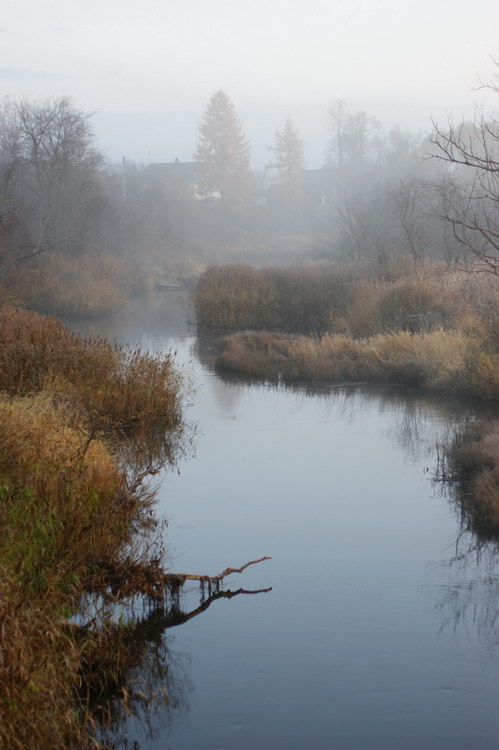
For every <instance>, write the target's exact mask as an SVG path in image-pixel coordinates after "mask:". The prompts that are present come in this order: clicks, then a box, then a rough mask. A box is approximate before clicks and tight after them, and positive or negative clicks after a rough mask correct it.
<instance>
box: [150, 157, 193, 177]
mask: <svg viewBox="0 0 499 750" xmlns="http://www.w3.org/2000/svg"><path fill="white" fill-rule="evenodd" d="M142 173H143V175H144V177H145V178H146V179H147V180H151V181H156V180H158V181H159V180H160V181H161V182H176V181H177V180H184V181H187V182H195V181H196V180H198V179H199V176H198V173H197V164H196V162H194V161H192V162H191V161H172V162H158V163H156V164H148V165H147V167H145V168H144V170H143V172H142Z"/></svg>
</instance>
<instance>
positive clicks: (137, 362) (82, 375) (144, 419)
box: [0, 307, 182, 432]
mask: <svg viewBox="0 0 499 750" xmlns="http://www.w3.org/2000/svg"><path fill="white" fill-rule="evenodd" d="M0 390H2V391H5V392H6V393H9V394H11V395H24V394H28V393H34V392H38V391H41V390H47V391H50V392H52V393H53V394H56V395H57V396H58V398H69V399H70V400H71V401H72V404H73V408H74V409H75V410H77V411H78V412H79V413H80V414H81V413H84V415H85V418H86V420H87V422H88V424H89V425H90V426H91V428H92V429H99V430H105V431H108V432H109V431H110V430H115V431H117V430H118V431H122V432H133V431H138V430H140V429H147V428H150V427H153V426H155V425H158V424H160V425H161V427H162V428H163V430H169V429H173V428H175V427H177V426H178V425H179V424H180V420H181V399H182V389H181V378H180V375H179V373H178V372H177V370H176V368H175V366H174V363H173V360H172V358H171V356H170V355H166V356H164V355H151V354H148V353H147V352H141V351H140V350H130V349H128V348H126V347H123V346H120V345H117V344H110V343H109V342H108V341H106V340H105V339H83V338H81V337H79V336H77V335H75V334H72V333H70V332H69V331H68V330H67V329H66V328H65V327H64V326H63V325H62V324H61V323H60V322H59V321H57V320H55V319H54V318H50V317H45V316H42V315H38V314H36V313H33V312H29V311H26V310H21V309H19V308H12V307H11V308H9V307H4V308H1V309H0Z"/></svg>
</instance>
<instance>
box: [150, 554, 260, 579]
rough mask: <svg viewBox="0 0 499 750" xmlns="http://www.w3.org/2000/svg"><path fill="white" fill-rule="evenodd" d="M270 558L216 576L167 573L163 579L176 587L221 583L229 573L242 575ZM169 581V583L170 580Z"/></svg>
mask: <svg viewBox="0 0 499 750" xmlns="http://www.w3.org/2000/svg"><path fill="white" fill-rule="evenodd" d="M271 559H272V558H271V557H269V556H265V557H260V558H259V559H258V560H250V562H247V563H246V564H245V565H241V567H240V568H225V570H224V571H222V573H219V575H217V576H203V575H197V574H196V573H167V574H166V576H165V578H166V579H167V580H166V585H172V584H173V585H175V584H176V585H178V586H183V584H184V583H185V582H186V581H199V582H200V583H220V582H221V581H223V579H224V578H226V577H227V576H228V575H230V574H231V573H242V572H243V570H246V568H248V567H249V566H250V565H256V564H257V563H261V562H263V561H264V560H271ZM168 579H171V582H170V580H168Z"/></svg>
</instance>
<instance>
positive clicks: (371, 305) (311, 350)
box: [193, 256, 499, 532]
mask: <svg viewBox="0 0 499 750" xmlns="http://www.w3.org/2000/svg"><path fill="white" fill-rule="evenodd" d="M193 302H194V306H195V310H196V316H197V322H198V325H200V326H207V327H211V328H215V329H217V328H223V329H232V331H233V332H232V333H229V334H228V335H224V336H223V337H221V338H220V339H219V341H218V346H217V356H216V360H215V365H216V367H217V369H218V370H219V371H224V372H228V373H236V374H243V375H246V376H250V377H255V378H259V379H264V380H274V381H278V382H287V383H290V382H297V381H305V380H307V381H314V380H315V381H318V380H322V381H324V380H327V381H330V382H346V381H350V382H351V381H355V382H381V383H387V384H397V385H401V386H406V387H412V388H414V387H416V388H421V389H425V390H430V391H435V392H441V393H444V394H454V395H459V396H464V397H469V398H474V399H480V400H482V401H485V402H491V403H495V402H497V400H498V399H499V328H498V312H499V285H498V280H497V277H495V276H494V275H492V274H490V275H487V274H483V275H478V276H470V275H469V274H465V273H463V272H459V271H456V270H450V269H449V268H448V267H446V266H445V265H444V264H442V263H439V262H438V261H430V260H426V261H421V262H419V263H414V262H413V261H411V260H410V259H408V258H407V257H397V256H392V257H388V258H385V259H381V260H380V261H379V262H373V261H366V262H364V263H357V264H347V263H345V264H342V265H339V264H335V263H325V262H319V263H311V264H308V265H305V266H302V267H292V268H263V269H257V268H252V267H250V266H220V267H212V268H210V269H208V270H207V271H206V273H205V274H204V275H202V276H201V278H200V280H199V284H198V286H197V289H196V291H195V293H194V296H193ZM234 329H236V330H235V331H234ZM498 434H499V427H498V422H497V421H494V420H492V421H486V422H483V423H479V424H475V425H472V426H469V427H468V428H467V429H465V430H464V431H463V432H462V433H460V434H459V435H458V436H456V437H455V439H454V441H453V442H452V444H450V445H449V446H447V453H448V461H447V476H448V477H449V476H452V477H453V479H454V480H455V481H457V482H459V484H460V486H461V489H462V493H461V494H462V495H463V496H464V495H465V496H466V498H467V511H466V512H467V513H468V515H469V514H470V513H472V514H474V519H475V521H474V523H478V524H481V525H482V526H483V525H484V524H489V525H490V524H491V525H492V527H493V528H494V529H495V531H496V532H497V531H499V442H498ZM463 493H464V494H463ZM470 498H471V499H470Z"/></svg>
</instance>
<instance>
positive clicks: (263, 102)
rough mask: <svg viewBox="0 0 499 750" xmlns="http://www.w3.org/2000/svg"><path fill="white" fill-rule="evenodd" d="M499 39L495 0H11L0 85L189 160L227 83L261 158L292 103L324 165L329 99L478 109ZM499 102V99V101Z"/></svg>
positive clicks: (384, 113) (1, 25)
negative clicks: (71, 108)
mask: <svg viewBox="0 0 499 750" xmlns="http://www.w3.org/2000/svg"><path fill="white" fill-rule="evenodd" d="M498 52H499V2H498V1H497V0H247V1H246V0H162V1H160V0H141V2H140V3H139V2H138V0H136V1H135V2H132V1H131V0H2V1H1V4H0V95H1V96H5V95H10V96H11V97H12V98H15V99H17V98H29V99H32V98H42V97H47V96H53V95H56V96H58V95H61V94H67V95H69V96H70V97H71V98H72V101H73V103H74V104H75V106H77V107H78V108H80V109H82V110H85V111H94V112H95V113H96V114H95V116H94V118H93V124H94V129H95V132H96V136H97V143H98V146H99V147H100V148H102V149H103V150H104V151H105V152H106V153H107V154H108V156H109V157H110V158H111V159H116V160H117V159H119V158H120V156H121V155H122V154H124V155H125V156H127V157H129V158H131V159H134V160H136V161H139V162H147V161H149V160H152V161H172V160H173V159H174V158H176V157H177V158H179V159H181V160H190V159H191V158H192V153H193V151H194V149H195V145H196V139H197V128H198V125H199V121H200V118H201V116H202V113H203V111H204V109H205V106H206V103H207V101H208V99H209V97H210V96H211V94H213V93H214V92H215V91H216V90H218V89H220V88H222V89H224V90H225V91H226V93H227V94H228V95H229V96H230V97H231V98H232V100H233V101H234V104H235V106H236V108H237V110H238V113H239V116H240V119H241V122H242V125H243V129H244V131H245V133H246V134H247V136H248V137H249V139H250V141H251V144H252V149H253V166H255V167H260V166H261V165H262V164H263V163H264V161H265V160H266V158H267V157H266V146H267V145H271V144H272V142H273V138H274V131H275V129H276V128H277V127H280V126H281V125H282V123H283V121H284V119H285V117H286V115H287V114H290V115H291V117H292V118H293V119H294V121H295V123H296V125H297V127H298V129H299V131H300V134H301V136H302V138H303V139H304V140H305V142H306V160H307V166H310V167H319V166H321V164H322V161H323V158H324V152H325V149H326V144H327V141H328V135H327V128H326V120H327V110H328V106H329V105H330V104H331V103H332V102H333V101H334V100H335V99H338V98H344V99H347V100H348V101H349V102H350V104H351V107H352V108H353V109H361V108H362V109H365V110H367V111H368V112H370V113H372V114H374V115H376V116H377V117H378V118H379V119H380V120H381V121H382V123H383V124H384V125H385V126H386V127H392V126H394V125H395V124H399V125H400V126H401V127H403V128H411V129H415V130H428V129H429V128H430V117H431V116H432V115H433V116H434V117H436V118H437V119H438V120H440V121H446V120H447V119H448V118H449V117H453V118H454V119H461V118H462V117H463V116H468V117H471V116H472V113H473V105H474V103H476V102H483V101H485V102H487V101H488V102H491V103H493V95H492V94H491V93H490V92H486V91H483V90H482V91H478V92H477V91H473V88H474V87H476V86H477V85H478V80H479V76H481V77H482V78H484V79H487V78H490V77H491V75H492V72H493V64H492V62H491V60H490V55H493V54H496V55H497V53H498ZM498 104H499V103H498Z"/></svg>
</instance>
